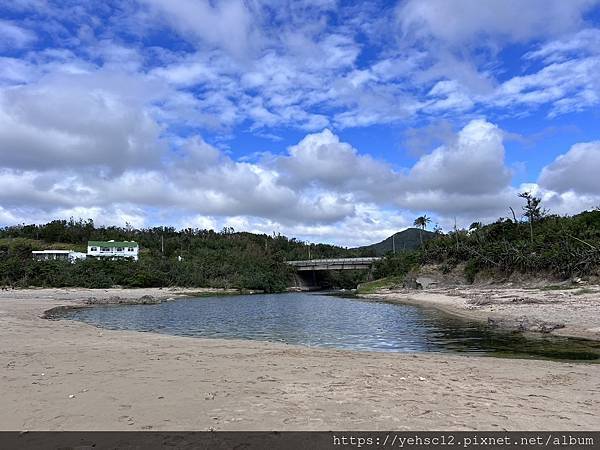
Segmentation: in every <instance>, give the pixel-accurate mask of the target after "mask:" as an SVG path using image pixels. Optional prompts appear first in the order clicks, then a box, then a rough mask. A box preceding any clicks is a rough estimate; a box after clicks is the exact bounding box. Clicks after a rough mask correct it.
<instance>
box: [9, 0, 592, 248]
mask: <svg viewBox="0 0 600 450" xmlns="http://www.w3.org/2000/svg"><path fill="white" fill-rule="evenodd" d="M599 25H600V1H597V0H570V1H562V0H487V1H485V2H481V1H476V0H453V1H445V0H400V1H385V2H384V1H381V2H378V1H371V2H369V1H366V2H349V1H335V0H297V1H290V2H286V1H283V0H278V1H273V0H226V1H204V0H123V1H106V2H92V1H82V0H79V1H76V0H69V1H51V0H14V1H12V2H5V4H3V5H1V6H0V224H1V225H11V224H16V223H30V222H45V221H48V220H51V219H54V218H68V217H71V216H72V217H75V218H78V217H82V218H93V219H94V220H95V222H96V223H98V224H116V225H124V224H125V222H128V223H131V224H133V225H135V226H140V227H145V226H154V225H162V224H164V225H172V226H175V227H178V228H183V227H200V228H215V229H221V228H222V227H224V226H233V227H234V228H235V229H236V230H248V231H254V232H261V233H262V232H266V233H272V232H274V231H275V232H280V233H283V234H286V235H289V236H294V237H297V238H300V239H306V240H310V241H313V242H315V241H321V242H332V243H337V244H341V245H348V246H351V245H359V244H365V243H369V242H373V241H377V240H380V239H383V238H385V237H387V236H388V235H390V234H391V233H393V232H395V231H398V230H400V229H403V228H406V227H407V226H410V225H411V224H412V221H413V219H414V218H415V216H417V215H420V214H423V213H426V214H428V215H430V216H431V217H433V221H434V223H437V224H439V225H440V226H441V227H442V228H444V229H446V230H447V229H449V228H451V227H452V226H453V225H454V221H455V220H456V222H457V223H458V224H459V225H460V226H468V225H469V224H470V223H471V222H472V221H474V220H482V221H491V220H495V219H497V218H498V217H500V216H507V215H508V214H509V212H508V211H509V209H508V208H509V207H510V206H512V207H513V208H515V209H516V210H519V208H520V206H521V204H520V199H519V198H518V197H517V193H518V192H520V191H523V190H528V191H531V192H534V193H535V194H536V195H539V196H542V198H543V199H544V202H545V204H546V206H547V207H548V208H549V209H550V210H551V211H552V212H554V213H558V214H570V213H575V212H579V211H581V210H583V209H588V208H592V207H595V206H598V205H600V182H597V174H598V173H600V126H599V125H600V108H599V107H600V28H599Z"/></svg>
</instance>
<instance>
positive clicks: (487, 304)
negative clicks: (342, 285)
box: [361, 286, 600, 341]
mask: <svg viewBox="0 0 600 450" xmlns="http://www.w3.org/2000/svg"><path fill="white" fill-rule="evenodd" d="M361 297H364V298H367V299H375V300H379V301H381V300H383V301H386V302H392V303H406V304H413V305H419V306H426V307H435V308H438V309H441V310H443V311H445V312H447V313H450V314H453V315H456V316H460V317H464V318H468V319H474V320H479V321H482V322H488V321H489V320H491V321H493V322H494V323H498V324H500V326H503V325H508V326H514V325H515V324H518V323H519V321H522V320H523V319H526V320H527V321H528V323H529V324H535V323H542V324H543V323H546V324H555V325H560V327H559V328H556V329H554V330H552V331H551V333H552V334H555V335H559V336H570V337H578V338H584V339H591V340H597V341H600V287H598V286H581V287H559V286H557V287H554V288H552V289H548V288H545V289H544V288H538V287H530V288H527V287H512V286H480V287H477V286H468V287H460V286H458V287H443V288H431V289H426V290H411V289H391V290H388V289H382V290H381V291H379V292H378V293H376V294H370V295H365V296H361ZM532 328H534V327H532ZM531 331H536V330H535V329H533V330H531Z"/></svg>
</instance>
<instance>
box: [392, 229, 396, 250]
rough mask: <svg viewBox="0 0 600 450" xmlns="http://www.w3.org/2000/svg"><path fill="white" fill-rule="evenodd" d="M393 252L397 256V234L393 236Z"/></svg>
mask: <svg viewBox="0 0 600 450" xmlns="http://www.w3.org/2000/svg"><path fill="white" fill-rule="evenodd" d="M392 251H393V252H394V255H395V254H396V234H395V233H394V234H392Z"/></svg>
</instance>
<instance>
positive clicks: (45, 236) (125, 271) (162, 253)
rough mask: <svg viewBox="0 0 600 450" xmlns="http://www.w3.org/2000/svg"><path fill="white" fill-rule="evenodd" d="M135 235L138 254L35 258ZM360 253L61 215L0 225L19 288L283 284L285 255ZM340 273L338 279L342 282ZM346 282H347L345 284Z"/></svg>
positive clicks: (2, 248) (0, 251) (7, 273)
mask: <svg viewBox="0 0 600 450" xmlns="http://www.w3.org/2000/svg"><path fill="white" fill-rule="evenodd" d="M109 239H114V240H133V241H136V242H138V244H139V245H140V260H139V261H138V262H134V261H129V260H117V261H111V260H98V259H87V260H85V261H79V262H77V263H75V264H70V263H68V262H65V261H34V260H33V259H32V257H31V251H32V250H44V249H51V248H52V249H73V250H76V251H85V250H86V245H87V241H88V240H109ZM309 255H310V257H311V258H334V257H351V256H357V255H358V253H357V251H355V250H348V249H345V248H342V247H336V246H333V245H326V244H310V245H309V244H307V243H305V242H303V241H299V240H296V239H288V238H286V237H285V236H281V235H278V234H273V235H266V234H262V235H259V234H253V233H245V232H241V233H239V232H235V231H234V230H233V229H232V228H225V229H223V230H222V231H221V232H215V231H213V230H200V229H185V230H181V231H177V230H175V229H174V228H171V227H156V228H147V229H134V228H133V227H130V226H126V227H96V226H94V223H93V222H92V221H91V220H88V221H82V220H79V221H75V220H72V219H71V220H69V221H66V220H56V221H52V222H50V223H47V224H45V225H19V226H12V227H6V228H3V229H0V285H11V286H17V287H28V286H41V287H63V286H80V287H88V288H107V287H111V286H114V285H119V286H123V287H160V286H181V287H215V288H238V289H253V290H264V291H266V292H277V291H282V290H284V289H285V288H286V287H287V286H288V284H289V281H290V278H291V276H292V274H291V272H290V267H289V266H288V265H287V264H286V263H285V261H286V260H297V259H308V258H309ZM338 278H339V280H338ZM346 278H347V277H345V276H342V277H341V278H340V277H335V276H332V277H331V282H332V284H334V285H335V284H336V283H343V284H349V283H351V282H352V281H348V280H346ZM342 287H343V286H342Z"/></svg>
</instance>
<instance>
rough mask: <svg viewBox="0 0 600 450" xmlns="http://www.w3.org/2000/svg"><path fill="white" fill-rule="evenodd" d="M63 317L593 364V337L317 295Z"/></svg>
mask: <svg viewBox="0 0 600 450" xmlns="http://www.w3.org/2000/svg"><path fill="white" fill-rule="evenodd" d="M63 317H65V318H69V319H75V320H79V321H83V322H85V323H88V324H92V325H95V326H99V327H102V328H107V329H113V330H132V331H150V332H157V333H164V334H171V335H177V336H192V337H201V338H219V339H246V340H259V341H271V342H284V343H288V344H294V345H304V346H308V347H324V348H337V349H345V350H357V351H378V352H444V353H461V354H476V355H480V356H495V357H508V358H533V359H551V360H560V361H587V362H600V343H597V342H593V341H586V340H581V339H572V338H564V337H557V336H548V335H539V336H530V335H524V334H522V333H516V332H511V331H503V330H498V329H492V328H490V327H488V326H487V325H485V324H481V323H479V322H471V321H468V320H463V319H458V318H455V317H453V316H449V315H447V314H445V313H443V312H441V311H438V310H435V309H427V308H421V307H417V306H411V305H399V304H390V303H379V302H372V301H368V302H366V301H361V300H360V299H355V298H346V297H341V296H332V295H326V294H323V293H288V294H254V295H238V296H209V297H199V298H182V299H178V300H175V301H171V302H164V303H160V304H155V305H120V306H114V305H110V306H96V307H93V308H84V309H77V310H71V311H67V312H65V313H64V315H63Z"/></svg>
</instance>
